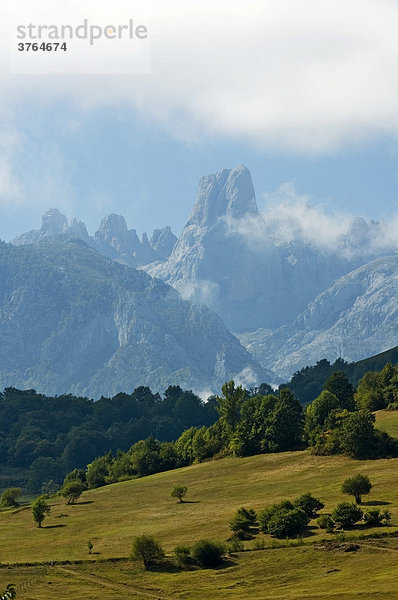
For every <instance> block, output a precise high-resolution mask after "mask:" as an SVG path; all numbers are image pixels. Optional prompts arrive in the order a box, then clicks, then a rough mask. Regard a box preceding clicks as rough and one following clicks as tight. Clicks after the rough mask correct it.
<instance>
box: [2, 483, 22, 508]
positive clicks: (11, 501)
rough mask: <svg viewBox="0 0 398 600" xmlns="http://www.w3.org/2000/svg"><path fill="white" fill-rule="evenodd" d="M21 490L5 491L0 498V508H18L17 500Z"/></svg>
mask: <svg viewBox="0 0 398 600" xmlns="http://www.w3.org/2000/svg"><path fill="white" fill-rule="evenodd" d="M21 493H22V491H21V488H17V487H11V488H8V489H7V490H5V491H4V492H3V493H2V495H1V498H0V506H1V507H4V508H10V507H16V506H19V502H18V498H19V496H20V495H21Z"/></svg>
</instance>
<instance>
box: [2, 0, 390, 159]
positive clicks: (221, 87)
mask: <svg viewBox="0 0 398 600" xmlns="http://www.w3.org/2000/svg"><path fill="white" fill-rule="evenodd" d="M17 5H18V10H19V11H25V14H26V15H32V16H34V15H35V14H38V10H39V8H40V7H43V6H47V5H48V2H47V1H46V0H33V1H32V0H29V2H28V0H21V1H20V2H18V3H17ZM146 5H147V2H145V9H146ZM53 6H54V5H53V3H51V10H52V11H53V12H54V9H53ZM143 6H144V3H143V1H142V0H139V1H136V2H135V3H133V4H131V3H130V2H128V1H127V0H115V1H114V2H112V4H109V3H108V2H105V0H88V1H86V2H85V3H84V4H83V5H82V4H81V3H77V2H75V1H73V0H65V1H64V2H63V3H62V14H63V16H64V17H65V18H66V16H67V15H69V14H70V15H73V16H74V17H79V16H80V15H81V18H83V17H84V16H88V17H89V18H92V19H96V18H97V19H100V18H101V17H102V18H104V16H107V15H109V14H111V15H112V17H113V20H114V21H116V20H117V19H118V18H122V17H123V16H124V15H125V14H126V10H127V13H129V14H131V16H133V17H134V15H135V14H136V13H138V14H139V13H140V8H142V7H143ZM151 6H152V21H151V22H150V35H151V38H152V73H151V75H148V76H145V75H143V76H130V77H116V76H115V77H114V78H111V79H109V78H106V77H95V76H92V77H90V76H89V77H84V78H82V77H73V76H69V77H63V78H62V77H61V78H59V77H44V78H43V77H36V78H31V77H29V76H24V77H20V78H18V77H15V76H14V77H13V78H10V77H9V76H7V64H6V60H3V64H2V70H3V73H2V82H1V83H2V87H3V93H5V94H8V98H11V99H12V97H13V95H14V94H16V93H18V94H21V93H23V94H25V95H26V94H28V93H29V94H32V95H43V96H45V97H46V99H47V101H48V99H49V98H50V99H51V98H52V97H59V96H62V95H66V96H69V97H70V98H71V99H72V98H73V99H74V101H76V102H77V103H79V105H80V106H86V107H90V106H91V105H92V103H104V102H105V103H115V102H119V101H127V102H128V103H130V105H131V106H132V107H134V108H136V109H138V110H141V111H142V113H143V114H144V115H148V116H149V117H151V118H156V119H159V121H161V122H162V123H163V124H164V126H165V127H167V128H168V129H169V130H170V131H172V133H173V134H174V135H176V136H179V137H185V138H189V139H200V137H202V136H203V135H204V134H205V135H210V136H213V135H214V136H225V137H236V138H239V139H242V140H249V141H251V142H254V143H255V144H257V145H260V146H264V147H271V148H282V149H291V150H294V151H295V152H304V153H325V152H331V151H334V150H336V149H338V148H340V147H341V146H342V145H346V144H351V143H357V142H358V141H361V140H364V139H367V138H371V137H374V136H377V135H381V134H382V135H384V134H387V135H392V136H397V135H398V78H397V77H396V73H397V68H398V42H397V31H398V5H397V3H396V2H395V1H394V0H378V1H377V2H374V1H371V0H344V2H343V0H335V2H333V3H332V2H319V0H301V1H300V2H297V0H279V2H276V1H275V0H247V1H246V2H245V3H244V4H243V3H242V2H241V0H239V1H237V0H228V1H226V0H217V1H216V2H214V0H212V1H210V0H202V1H201V2H195V3H194V2H186V0H169V1H168V2H165V1H164V0H152V2H151ZM59 7H61V5H57V10H56V12H59V10H61V8H59ZM144 12H147V11H146V10H145V11H144ZM83 13H84V14H83ZM2 38H3V39H6V37H4V36H2ZM129 59H130V57H129V56H128V54H126V52H125V51H124V54H122V55H120V56H117V55H116V57H115V60H117V61H128V60H129Z"/></svg>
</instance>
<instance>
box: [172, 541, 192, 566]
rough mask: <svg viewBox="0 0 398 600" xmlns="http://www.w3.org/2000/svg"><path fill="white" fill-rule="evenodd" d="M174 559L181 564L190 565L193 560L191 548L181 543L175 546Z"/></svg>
mask: <svg viewBox="0 0 398 600" xmlns="http://www.w3.org/2000/svg"><path fill="white" fill-rule="evenodd" d="M173 554H174V559H175V561H176V563H177V564H178V565H179V566H184V565H189V564H190V563H191V562H192V556H191V548H190V547H189V546H184V545H182V544H181V545H179V546H176V547H175V548H174V552H173Z"/></svg>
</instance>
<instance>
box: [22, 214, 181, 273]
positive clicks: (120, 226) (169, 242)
mask: <svg viewBox="0 0 398 600" xmlns="http://www.w3.org/2000/svg"><path fill="white" fill-rule="evenodd" d="M59 236H62V237H63V238H64V239H71V238H78V239H81V240H83V241H84V242H86V243H87V244H88V245H89V246H91V247H93V248H95V249H96V250H98V251H99V252H101V254H103V255H104V256H107V257H108V258H111V259H112V260H115V261H117V262H120V263H122V264H125V265H129V266H132V267H137V266H140V265H145V264H147V263H151V262H153V261H164V260H166V259H167V258H168V257H169V256H170V254H171V251H172V249H173V246H174V244H175V242H176V239H177V238H176V237H175V235H174V234H173V233H172V231H171V229H170V227H164V228H163V229H156V230H155V231H154V232H153V235H152V238H151V242H149V241H148V237H147V235H146V233H144V234H143V236H142V240H140V239H139V237H138V235H137V232H136V230H135V229H128V227H127V224H126V221H125V219H124V217H122V216H121V215H115V214H110V215H107V216H106V217H104V218H103V219H102V221H101V225H100V227H99V229H98V231H96V232H95V234H94V236H92V237H91V236H89V234H88V233H87V229H86V226H85V224H84V223H83V222H82V221H77V220H76V219H72V221H71V222H70V223H68V219H67V218H66V217H65V216H64V215H63V214H61V213H60V212H59V210H57V209H56V208H51V209H50V210H48V211H47V212H46V213H45V214H44V215H43V217H42V226H41V228H40V229H38V230H33V231H28V232H27V233H23V234H22V235H20V236H19V237H17V238H15V239H14V240H13V241H12V242H11V243H12V244H14V245H15V246H22V245H25V244H36V243H37V242H39V241H41V240H44V239H49V238H53V237H59Z"/></svg>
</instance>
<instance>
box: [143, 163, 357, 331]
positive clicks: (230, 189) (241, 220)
mask: <svg viewBox="0 0 398 600" xmlns="http://www.w3.org/2000/svg"><path fill="white" fill-rule="evenodd" d="M272 234H273V232H272V230H270V229H269V228H268V226H267V223H266V222H265V221H264V219H263V217H262V216H261V215H260V214H259V212H258V208H257V203H256V198H255V193H254V188H253V183H252V180H251V176H250V173H249V171H248V169H247V168H245V167H243V166H238V167H235V168H234V169H231V170H223V171H220V172H219V173H216V174H214V175H209V176H207V177H203V178H202V179H201V180H200V182H199V192H198V197H197V200H196V203H195V206H194V208H193V211H192V213H191V215H190V217H189V219H188V221H187V223H186V225H185V227H184V229H183V231H182V233H181V236H180V238H179V240H178V242H177V244H176V245H175V247H174V250H173V252H172V254H171V256H170V258H169V260H168V261H167V262H165V263H163V264H160V265H158V264H154V265H150V266H149V267H146V268H147V270H148V272H149V273H151V274H152V275H155V276H157V277H160V278H161V279H163V280H164V281H166V282H167V283H169V284H170V285H172V286H174V287H175V288H176V289H177V290H179V292H180V293H181V294H182V296H183V297H184V298H187V299H190V300H193V301H195V302H201V303H204V304H207V306H209V307H210V308H211V309H212V310H214V311H215V312H217V314H218V315H219V316H220V317H221V318H222V319H223V321H224V322H225V324H226V325H227V327H229V328H230V329H231V330H232V331H235V332H244V331H250V330H255V329H257V328H259V327H266V328H268V327H270V328H275V327H278V326H279V325H282V324H284V323H286V322H288V321H290V320H291V319H293V318H294V317H295V316H297V314H299V312H300V311H301V310H304V309H305V307H306V305H307V303H308V302H309V301H310V300H311V299H312V298H314V297H315V296H316V295H317V294H318V293H319V292H321V291H322V290H323V289H324V288H325V287H326V286H327V285H329V284H330V283H331V282H332V281H333V280H334V279H336V277H338V276H340V275H342V274H343V273H345V272H347V271H349V270H350V269H351V268H352V265H351V266H350V263H349V261H348V260H347V259H346V258H345V257H343V256H336V253H326V252H320V251H319V250H317V249H316V248H314V247H312V246H311V245H310V244H304V243H302V241H301V240H299V241H297V242H296V241H295V240H293V241H289V243H284V244H282V243H279V240H277V239H274V237H273V235H272Z"/></svg>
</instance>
